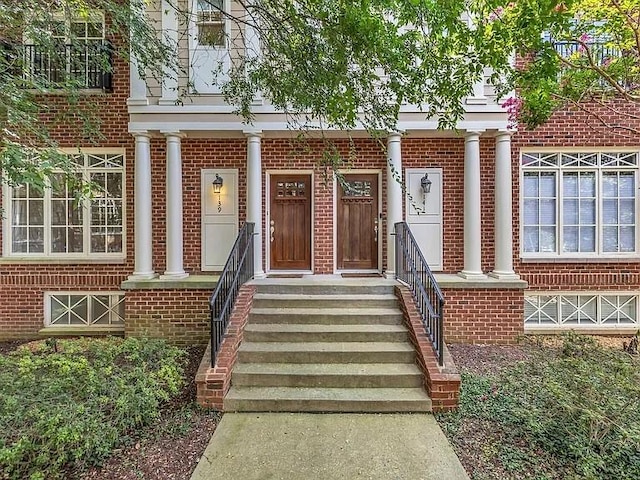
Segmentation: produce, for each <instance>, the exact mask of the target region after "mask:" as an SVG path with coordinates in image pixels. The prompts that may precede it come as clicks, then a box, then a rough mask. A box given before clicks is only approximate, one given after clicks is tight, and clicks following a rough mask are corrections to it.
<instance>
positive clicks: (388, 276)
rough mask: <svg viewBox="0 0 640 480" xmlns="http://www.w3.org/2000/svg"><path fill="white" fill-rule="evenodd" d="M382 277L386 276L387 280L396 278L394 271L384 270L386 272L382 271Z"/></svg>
mask: <svg viewBox="0 0 640 480" xmlns="http://www.w3.org/2000/svg"><path fill="white" fill-rule="evenodd" d="M384 278H386V279H387V280H395V279H396V272H390V271H386V272H384Z"/></svg>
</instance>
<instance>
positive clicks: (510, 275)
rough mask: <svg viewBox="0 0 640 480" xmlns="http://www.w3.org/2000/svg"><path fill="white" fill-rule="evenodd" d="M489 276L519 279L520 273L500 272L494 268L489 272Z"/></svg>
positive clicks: (502, 278)
mask: <svg viewBox="0 0 640 480" xmlns="http://www.w3.org/2000/svg"><path fill="white" fill-rule="evenodd" d="M489 276H490V277H491V278H497V279H498V280H520V275H518V274H517V273H516V272H513V271H511V272H501V271H499V270H494V271H493V272H489Z"/></svg>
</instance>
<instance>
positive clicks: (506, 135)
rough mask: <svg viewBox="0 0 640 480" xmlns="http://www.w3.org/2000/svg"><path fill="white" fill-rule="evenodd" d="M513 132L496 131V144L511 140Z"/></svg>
mask: <svg viewBox="0 0 640 480" xmlns="http://www.w3.org/2000/svg"><path fill="white" fill-rule="evenodd" d="M513 134H514V132H513V131H512V130H498V131H497V132H496V142H505V141H507V140H511V137H512V135H513Z"/></svg>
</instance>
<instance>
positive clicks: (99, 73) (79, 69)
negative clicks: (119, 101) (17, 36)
mask: <svg viewBox="0 0 640 480" xmlns="http://www.w3.org/2000/svg"><path fill="white" fill-rule="evenodd" d="M21 48H22V51H23V60H22V70H23V72H24V78H25V80H26V81H27V82H28V84H37V85H42V86H44V87H46V88H63V87H65V86H74V87H76V88H81V89H100V90H104V91H111V90H112V71H113V48H112V47H111V44H110V43H109V42H106V41H104V40H86V41H78V42H77V43H74V44H62V43H60V44H58V45H47V46H43V45H29V44H25V45H22V46H21Z"/></svg>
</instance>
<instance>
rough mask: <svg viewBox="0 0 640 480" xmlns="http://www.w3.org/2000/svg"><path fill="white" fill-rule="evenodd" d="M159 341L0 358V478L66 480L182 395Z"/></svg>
mask: <svg viewBox="0 0 640 480" xmlns="http://www.w3.org/2000/svg"><path fill="white" fill-rule="evenodd" d="M184 355H185V354H184V351H182V350H180V349H178V348H175V347H171V346H168V345H167V344H166V343H165V342H163V341H160V340H148V339H145V340H141V339H134V338H129V339H126V340H124V339H120V338H110V339H103V340H96V339H80V340H58V341H47V342H36V343H30V344H26V345H23V346H22V347H19V348H18V349H16V350H15V351H13V352H10V353H8V354H5V355H0V468H1V469H0V478H8V479H33V480H37V479H44V478H46V479H55V478H62V477H65V478H69V476H70V475H69V472H70V471H72V470H77V469H83V468H85V467H87V466H89V465H95V464H100V463H101V462H102V461H103V460H104V459H105V458H107V457H108V456H109V455H110V454H111V452H112V451H113V449H114V448H116V447H119V446H122V445H126V444H127V442H128V441H130V439H132V438H136V435H138V432H139V430H140V428H142V427H144V426H145V425H148V424H149V423H151V422H153V421H154V420H157V419H158V418H159V417H160V415H161V411H162V408H163V406H164V405H166V404H167V402H169V401H170V399H171V398H172V397H175V396H176V395H178V394H179V393H180V392H181V391H182V387H183V383H184V378H183V367H182V364H183V359H184Z"/></svg>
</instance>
